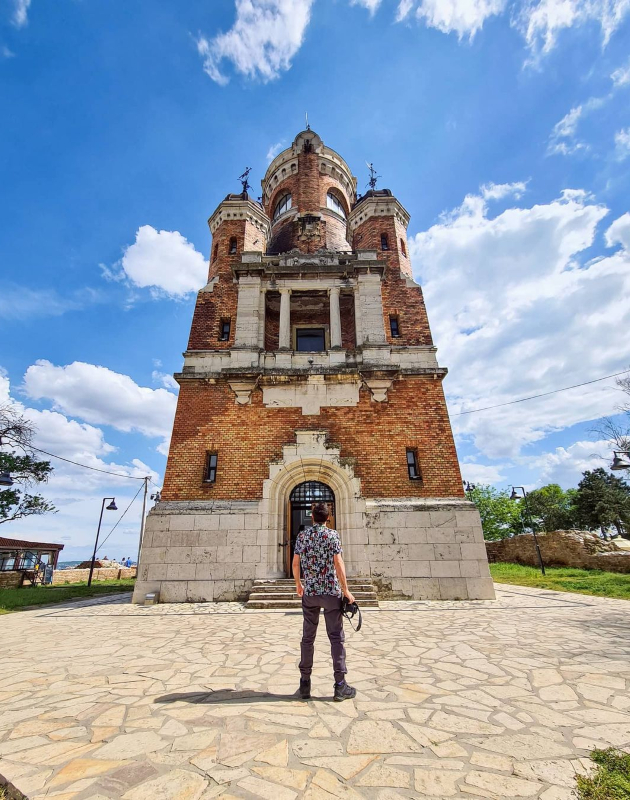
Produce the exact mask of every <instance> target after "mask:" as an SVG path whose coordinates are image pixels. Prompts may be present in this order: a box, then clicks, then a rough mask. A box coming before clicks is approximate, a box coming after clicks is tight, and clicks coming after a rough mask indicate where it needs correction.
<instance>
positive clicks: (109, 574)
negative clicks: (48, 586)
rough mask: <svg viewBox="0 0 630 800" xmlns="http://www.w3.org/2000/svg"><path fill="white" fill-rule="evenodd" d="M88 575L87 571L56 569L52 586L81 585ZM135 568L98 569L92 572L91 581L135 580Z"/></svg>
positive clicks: (88, 571)
mask: <svg viewBox="0 0 630 800" xmlns="http://www.w3.org/2000/svg"><path fill="white" fill-rule="evenodd" d="M89 575H90V570H89V569H56V570H54V571H53V579H52V582H53V584H64V583H82V582H83V581H87V579H88V577H89ZM135 577H136V567H123V568H122V569H116V568H112V567H107V568H106V567H99V568H98V569H95V570H94V574H93V575H92V580H93V581H119V580H122V579H123V578H135Z"/></svg>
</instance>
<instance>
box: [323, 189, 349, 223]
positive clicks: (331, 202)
mask: <svg viewBox="0 0 630 800" xmlns="http://www.w3.org/2000/svg"><path fill="white" fill-rule="evenodd" d="M326 206H327V207H328V208H329V209H330V210H331V211H334V212H335V213H336V214H339V216H340V217H343V218H344V219H345V218H346V212H345V211H344V207H343V206H342V205H341V203H340V202H339V200H338V199H337V197H335V195H334V194H333V193H332V192H328V194H327V195H326Z"/></svg>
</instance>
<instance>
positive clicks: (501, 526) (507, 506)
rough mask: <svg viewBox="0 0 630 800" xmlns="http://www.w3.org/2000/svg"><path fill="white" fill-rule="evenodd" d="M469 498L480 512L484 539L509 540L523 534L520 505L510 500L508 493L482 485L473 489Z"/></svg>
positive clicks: (468, 494)
mask: <svg viewBox="0 0 630 800" xmlns="http://www.w3.org/2000/svg"><path fill="white" fill-rule="evenodd" d="M467 496H468V498H469V500H472V502H473V503H474V504H475V505H476V506H477V509H478V510H479V515H480V516H481V525H482V527H483V536H484V539H487V540H488V541H494V540H496V539H507V538H508V537H510V536H514V535H515V534H516V533H521V532H522V529H523V526H522V522H521V509H520V503H515V502H514V501H513V500H510V496H509V494H508V493H507V492H506V491H500V490H499V489H495V488H494V487H493V486H483V485H482V486H476V487H475V488H474V489H471V490H470V491H469V492H468V493H467Z"/></svg>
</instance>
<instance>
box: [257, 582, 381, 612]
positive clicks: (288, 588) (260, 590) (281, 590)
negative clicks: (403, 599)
mask: <svg viewBox="0 0 630 800" xmlns="http://www.w3.org/2000/svg"><path fill="white" fill-rule="evenodd" d="M348 588H349V589H350V591H351V592H352V594H353V595H354V596H355V598H356V600H357V602H358V603H359V605H360V606H361V608H378V607H379V606H378V598H377V596H376V589H375V587H374V584H372V583H370V581H369V580H368V579H365V578H361V577H359V578H353V579H350V580H348ZM246 608H257V609H296V610H298V609H301V608H302V600H301V599H300V598H299V597H298V596H297V594H296V593H295V581H293V579H291V578H278V579H277V580H273V579H268V580H264V579H259V580H256V581H254V585H253V586H252V588H251V591H250V594H249V598H248V600H247V604H246Z"/></svg>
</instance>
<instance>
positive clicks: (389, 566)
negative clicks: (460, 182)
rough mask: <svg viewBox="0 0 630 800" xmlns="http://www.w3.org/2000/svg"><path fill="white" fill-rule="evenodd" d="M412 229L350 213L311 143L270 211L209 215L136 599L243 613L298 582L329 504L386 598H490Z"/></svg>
mask: <svg viewBox="0 0 630 800" xmlns="http://www.w3.org/2000/svg"><path fill="white" fill-rule="evenodd" d="M408 223H409V215H408V214H407V212H406V211H405V209H404V208H403V206H402V205H401V204H400V202H399V201H398V200H397V199H396V198H395V197H394V196H393V195H392V193H391V192H390V191H389V190H388V189H381V190H376V189H374V190H371V191H369V192H367V194H365V195H364V196H362V197H359V198H357V194H356V179H355V178H354V177H353V176H352V173H351V172H350V169H349V167H348V165H347V164H346V162H345V161H344V160H343V159H342V158H341V156H339V155H338V154H337V153H336V152H335V151H334V150H331V149H330V148H328V147H326V146H325V145H324V143H323V142H322V140H321V139H320V137H319V136H318V135H317V134H316V133H314V132H313V131H311V130H306V131H303V132H302V133H300V134H299V135H298V136H297V137H296V139H295V141H294V142H293V144H292V145H291V147H290V148H288V149H287V150H284V151H283V152H282V153H280V154H279V155H278V156H277V157H276V158H275V159H274V160H273V161H272V162H271V164H270V165H269V168H268V169H267V172H266V174H265V177H264V179H263V181H262V204H260V203H257V202H255V201H254V200H252V199H251V198H250V197H249V196H248V194H247V192H246V191H245V192H243V193H242V194H230V195H228V196H227V197H226V198H225V200H224V201H223V202H222V203H221V204H220V205H219V207H218V208H217V210H216V211H215V212H214V214H213V215H212V216H211V217H210V220H209V223H208V224H209V226H210V231H211V233H212V247H211V255H210V268H209V276H208V283H207V285H206V286H204V287H203V289H201V291H200V292H199V295H198V297H197V303H196V307H195V312H194V316H193V321H192V328H191V332H190V339H189V342H188V349H187V351H186V352H185V354H184V366H183V369H182V371H181V373H178V374H176V375H175V378H176V379H177V381H178V383H179V385H180V387H181V389H180V394H179V401H178V405H177V413H176V416H175V423H174V426H173V437H172V442H171V448H170V453H169V457H168V464H167V468H166V475H165V479H164V489H163V492H162V500H161V502H159V503H158V504H157V505H156V506H155V508H154V509H153V510H152V511H151V513H150V514H149V516H148V518H147V523H146V532H145V537H144V541H143V545H142V552H141V556H140V565H139V575H138V582H137V586H136V591H135V595H134V599H135V600H136V601H141V600H142V599H143V598H144V595H145V594H146V592H148V591H156V590H157V591H159V592H160V598H161V600H163V601H167V602H168V601H171V602H173V601H185V600H192V601H197V600H230V599H236V598H242V597H245V596H246V595H247V593H248V591H249V589H250V588H251V586H252V583H253V581H254V580H255V579H257V578H282V577H285V576H287V575H288V574H289V573H288V570H289V569H290V561H291V553H292V547H293V543H294V540H295V537H296V535H297V532H298V530H299V527H300V525H305V524H308V523H309V520H310V505H311V503H312V502H313V500H315V499H324V500H326V501H327V502H329V503H330V505H331V509H332V511H333V517H334V524H335V526H336V528H337V530H338V531H339V533H340V535H341V540H342V543H343V547H344V554H345V560H346V564H347V567H348V573H349V574H350V575H353V576H357V577H358V576H361V577H366V578H369V579H370V580H372V581H373V582H374V583H375V584H376V585H377V587H378V588H379V589H380V590H381V592H383V593H386V594H389V596H400V597H411V598H416V599H425V598H433V599H440V598H441V599H466V598H476V599H479V598H493V597H494V591H493V586H492V580H491V578H490V575H489V571H488V564H487V559H486V551H485V546H484V543H483V537H482V532H481V523H480V519H479V514H478V512H477V510H476V508H475V507H474V505H473V504H472V503H470V502H468V501H467V500H466V499H465V497H464V493H463V491H462V481H461V476H460V471H459V466H458V461H457V453H456V451H455V444H454V441H453V435H452V433H451V427H450V423H449V418H448V413H447V409H446V402H445V400H444V393H443V390H442V379H443V378H444V376H445V375H446V370H445V369H444V368H443V367H440V366H438V363H437V359H436V355H435V353H436V348H435V347H434V345H433V341H432V338H431V331H430V329H429V322H428V319H427V314H426V309H425V306H424V300H423V297H422V290H421V288H420V286H418V284H416V283H415V282H414V280H413V277H412V270H411V264H410V261H409V255H408V249H407V225H408Z"/></svg>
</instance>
